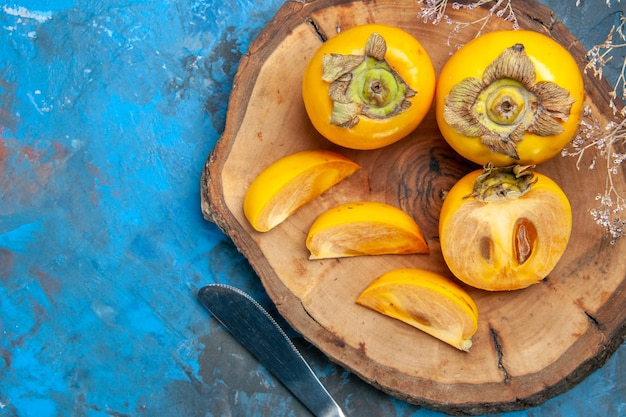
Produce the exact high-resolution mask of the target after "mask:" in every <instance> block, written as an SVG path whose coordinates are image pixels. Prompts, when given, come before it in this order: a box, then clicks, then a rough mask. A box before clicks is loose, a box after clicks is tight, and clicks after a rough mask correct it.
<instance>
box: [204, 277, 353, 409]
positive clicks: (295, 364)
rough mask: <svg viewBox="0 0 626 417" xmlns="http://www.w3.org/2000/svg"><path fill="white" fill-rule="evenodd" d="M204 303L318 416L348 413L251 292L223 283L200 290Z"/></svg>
mask: <svg viewBox="0 0 626 417" xmlns="http://www.w3.org/2000/svg"><path fill="white" fill-rule="evenodd" d="M198 298H199V299H200V302H201V303H202V305H204V306H205V307H206V309H207V310H209V312H210V313H211V314H212V315H213V317H215V318H216V319H217V320H218V321H219V322H220V323H222V325H223V326H224V327H226V329H228V331H229V332H230V333H231V334H232V335H233V337H234V338H235V339H236V340H237V341H238V342H239V343H241V344H242V345H243V346H244V347H245V348H246V349H248V350H249V351H250V353H252V354H253V355H254V356H255V357H256V358H257V359H258V360H259V362H260V363H261V364H262V365H263V366H265V368H267V370H269V371H270V372H271V373H272V374H273V375H274V376H275V377H276V378H278V380H279V381H280V382H282V383H283V385H285V387H287V389H289V391H291V392H292V393H293V394H294V395H295V396H296V398H298V400H300V402H302V404H304V405H305V406H306V407H307V408H308V409H309V411H311V413H313V415H315V416H316V417H345V415H344V414H343V411H341V408H339V406H338V405H337V403H336V402H335V400H334V399H333V398H332V397H331V396H330V394H329V393H328V391H326V388H324V386H323V385H322V383H321V382H320V380H319V379H318V378H317V376H316V375H315V373H313V370H312V369H311V367H310V366H309V364H308V363H307V362H306V361H305V359H304V358H303V357H302V355H301V354H300V352H298V350H297V349H296V347H295V346H294V345H293V343H292V342H291V340H290V339H289V337H288V336H287V335H286V334H285V332H284V331H283V329H282V328H281V327H280V326H279V325H278V323H276V321H275V320H274V318H273V317H272V316H270V314H269V313H268V312H267V311H266V310H265V309H264V308H263V307H262V306H261V305H260V304H259V303H258V302H257V301H256V300H254V299H253V298H252V297H251V296H250V295H248V294H246V293H245V292H244V291H242V290H240V289H238V288H235V287H232V286H230V285H224V284H210V285H207V286H206V287H202V288H201V289H200V291H198Z"/></svg>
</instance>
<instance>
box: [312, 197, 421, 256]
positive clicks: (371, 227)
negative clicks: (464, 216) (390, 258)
mask: <svg viewBox="0 0 626 417" xmlns="http://www.w3.org/2000/svg"><path fill="white" fill-rule="evenodd" d="M306 246H307V248H308V249H309V251H310V253H311V254H310V259H325V258H341V257H349V256H360V255H384V254H410V253H428V245H427V244H426V240H425V239H424V234H423V232H422V229H421V228H420V227H419V225H418V224H417V223H416V222H415V220H413V218H412V217H411V216H409V215H408V214H407V213H406V212H404V211H403V210H401V209H399V208H397V207H394V206H392V205H389V204H385V203H379V202H374V201H358V202H352V203H346V204H342V205H339V206H337V207H334V208H331V209H329V210H327V211H325V212H324V213H322V214H321V215H320V216H319V217H318V218H317V219H315V221H314V222H313V224H312V225H311V228H310V229H309V233H308V235H307V239H306Z"/></svg>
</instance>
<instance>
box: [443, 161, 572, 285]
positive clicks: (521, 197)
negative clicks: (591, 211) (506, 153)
mask: <svg viewBox="0 0 626 417" xmlns="http://www.w3.org/2000/svg"><path fill="white" fill-rule="evenodd" d="M571 230H572V211H571V208H570V204H569V201H568V199H567V196H566V195H565V193H564V192H563V190H562V189H561V188H560V187H559V186H558V184H557V183H555V182H554V181H553V180H551V179H550V178H548V177H547V176H545V175H542V174H540V173H536V172H535V173H533V172H531V171H530V168H529V167H528V166H524V167H521V166H517V165H516V166H509V167H499V168H496V167H491V166H487V167H486V168H485V169H484V170H476V171H474V172H471V173H469V174H467V175H466V176H465V177H463V178H461V180H459V181H458V182H457V183H456V184H455V185H454V186H453V187H452V188H451V189H450V191H449V192H448V194H447V195H446V198H445V200H444V202H443V205H442V208H441V213H440V219H439V241H440V243H441V252H442V253H443V257H444V260H445V262H446V264H447V265H448V267H449V268H450V270H451V271H452V273H453V274H454V275H455V276H456V277H457V278H459V279H460V280H461V281H463V282H465V283H466V284H468V285H471V286H473V287H476V288H481V289H483V290H490V291H498V290H516V289H520V288H525V287H528V286H530V285H532V284H536V283H538V282H539V281H541V280H543V279H544V278H545V277H546V276H547V275H548V274H549V273H550V272H551V271H552V270H553V268H554V267H555V266H556V264H557V262H558V261H559V259H560V258H561V256H562V255H563V253H564V252H565V249H566V248H567V243H568V241H569V237H570V234H571Z"/></svg>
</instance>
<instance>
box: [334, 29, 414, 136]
mask: <svg viewBox="0 0 626 417" xmlns="http://www.w3.org/2000/svg"><path fill="white" fill-rule="evenodd" d="M386 50H387V46H386V42H385V40H384V39H383V38H382V37H381V36H380V35H379V34H378V33H373V34H372V35H371V36H370V37H369V39H368V40H367V44H366V46H365V53H364V55H341V54H331V55H325V56H324V59H323V61H322V66H323V74H322V79H323V80H324V81H326V82H329V83H330V88H329V96H330V98H331V100H332V101H333V112H332V115H331V120H330V122H331V124H333V125H337V126H340V127H345V128H351V127H354V126H356V124H357V123H358V122H359V117H360V116H366V117H369V118H372V119H386V118H389V117H393V116H395V115H397V114H399V113H401V112H403V111H404V110H406V109H407V108H408V107H410V106H411V102H410V101H409V100H408V98H410V97H413V96H415V94H416V93H415V91H413V90H412V89H411V88H410V87H409V86H408V85H407V84H406V82H404V80H403V79H402V77H400V75H399V74H398V73H396V72H395V71H394V70H393V68H391V67H390V66H389V64H388V63H387V61H385V59H384V56H385V52H386Z"/></svg>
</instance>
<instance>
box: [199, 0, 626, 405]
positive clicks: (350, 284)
mask: <svg viewBox="0 0 626 417" xmlns="http://www.w3.org/2000/svg"><path fill="white" fill-rule="evenodd" d="M419 7H420V5H418V4H417V3H416V2H415V0H396V1H393V2H392V1H384V0H380V1H365V2H361V1H330V0H318V1H310V2H287V3H286V4H285V5H284V6H283V7H282V8H281V9H280V11H279V12H278V13H277V15H276V16H275V18H274V19H273V20H272V21H271V22H270V23H269V24H268V25H267V26H266V27H265V28H264V30H263V31H262V32H261V33H260V35H259V36H258V38H257V39H256V40H255V41H254V42H253V43H252V44H251V45H250V48H249V51H248V53H247V54H246V55H245V56H244V57H243V58H242V60H241V63H240V66H239V70H238V73H237V75H236V78H235V82H234V85H233V89H232V95H231V98H230V102H229V110H228V114H227V120H226V129H225V131H224V134H223V136H222V138H221V139H220V140H219V142H218V144H217V145H216V147H215V149H214V150H213V152H212V153H211V154H210V156H209V158H208V160H207V163H206V167H205V170H204V173H203V178H202V188H201V192H202V210H203V213H204V215H205V217H206V218H207V219H208V220H210V221H213V222H215V223H216V224H217V225H218V226H219V227H220V228H221V229H222V230H223V231H224V232H225V233H226V234H227V235H228V236H230V237H231V238H232V240H233V241H234V243H235V244H236V246H237V247H238V248H239V250H240V251H241V252H242V253H243V254H244V255H245V256H246V258H247V259H248V260H249V261H250V263H251V265H252V266H253V267H254V269H255V270H256V272H257V273H258V275H259V277H260V279H261V281H262V282H263V285H264V286H265V288H266V290H267V292H268V294H269V296H270V297H271V298H272V300H273V301H274V302H275V303H276V306H277V308H278V310H279V312H280V313H281V314H282V315H283V316H284V317H285V319H286V320H287V321H288V322H289V323H290V324H291V325H292V326H293V327H294V328H295V329H296V330H297V331H299V332H300V333H301V334H302V335H303V336H304V337H305V338H306V339H307V340H309V341H310V342H311V343H312V344H314V345H315V346H317V347H318V348H319V349H320V350H322V351H323V352H324V353H325V354H326V355H328V357H329V358H330V359H331V360H333V361H335V362H337V363H340V364H341V365H343V366H344V367H345V368H347V369H349V370H350V371H352V372H354V373H355V374H357V375H359V376H360V377H361V378H363V379H364V380H365V381H367V382H369V383H370V384H372V385H374V386H376V387H379V388H380V389H382V390H384V391H385V392H387V393H389V394H391V395H394V396H396V397H398V398H401V399H403V400H406V401H409V402H412V403H417V404H421V405H424V406H426V407H429V408H433V409H438V410H442V411H445V412H447V413H451V414H483V413H488V412H499V411H509V410H517V409H523V408H526V407H529V406H532V405H536V404H539V403H542V402H543V401H545V400H546V399H548V398H550V397H553V396H555V395H557V394H559V393H561V392H563V391H565V390H567V389H568V388H570V387H572V386H573V385H575V384H576V383H577V382H579V381H580V380H581V379H583V378H584V377H585V376H587V375H588V374H590V373H591V372H592V371H593V370H594V369H596V368H598V367H599V366H602V365H603V364H604V362H605V361H606V360H607V358H608V357H609V356H610V355H611V354H612V353H613V352H614V351H615V350H616V349H617V347H618V346H619V345H620V344H621V342H622V340H623V338H624V334H625V332H626V327H625V322H626V309H624V308H623V306H624V305H625V302H626V279H625V278H626V262H625V261H624V253H625V252H624V249H625V246H624V245H625V244H626V242H624V241H618V243H617V245H615V246H611V245H610V244H609V241H608V240H606V239H605V238H604V230H603V229H602V228H600V227H599V226H597V225H596V224H595V222H594V221H593V219H592V217H591V216H590V214H589V212H588V210H589V209H590V208H593V207H596V206H597V201H595V196H596V194H597V193H599V192H601V191H602V189H603V187H604V181H605V178H606V177H605V175H606V173H605V172H604V170H602V169H596V170H590V171H587V170H584V171H583V170H580V171H579V170H577V168H576V161H575V159H574V158H565V157H560V156H558V157H556V158H555V159H553V160H551V161H549V162H547V163H544V164H542V165H541V166H540V167H538V171H540V172H543V173H545V174H547V175H549V176H550V177H551V178H553V179H554V180H555V181H557V182H558V183H559V184H560V185H561V186H562V188H563V189H564V191H565V192H566V193H567V195H568V196H569V198H570V202H571V204H572V208H573V216H574V225H573V235H572V238H571V241H570V244H569V246H568V249H567V252H566V253H565V255H564V257H563V258H562V260H561V261H560V263H559V264H558V266H557V268H556V269H555V270H554V271H553V273H552V274H550V276H549V277H547V279H546V280H544V281H543V282H541V283H540V284H538V285H534V286H532V287H530V288H528V289H525V290H520V291H515V292H497V293H489V292H484V291H479V290H475V289H471V288H468V291H469V292H470V294H471V295H472V296H473V297H474V299H475V300H476V302H477V305H478V308H479V312H480V323H479V329H478V332H477V334H476V335H475V336H474V338H473V342H474V344H473V346H472V348H471V351H470V352H469V353H465V352H460V351H458V350H456V349H454V348H452V347H449V346H448V345H446V344H444V343H442V342H440V341H438V340H436V339H434V338H432V337H430V336H428V335H426V334H424V333H421V332H420V331H418V330H416V329H414V328H412V327H410V326H408V325H405V324H403V323H401V322H398V321H395V320H393V319H390V318H387V317H385V316H382V315H380V314H378V313H375V312H373V311H370V310H368V309H366V308H364V307H361V306H358V305H357V304H355V302H354V300H355V299H356V297H357V296H358V295H359V294H360V293H361V291H363V289H364V288H365V287H367V285H368V284H369V283H370V282H371V281H372V280H373V279H374V278H376V277H377V276H379V275H380V274H382V273H383V272H386V271H389V270H391V269H395V268H400V267H418V268H425V269H430V270H433V271H436V272H439V273H441V274H443V275H447V276H450V273H449V272H448V270H447V268H446V266H445V264H444V262H443V259H442V256H441V252H440V249H439V244H438V234H437V223H438V213H439V209H440V207H441V203H442V198H443V196H444V195H445V192H446V190H448V189H449V188H450V187H451V186H452V184H454V182H455V181H456V180H457V179H459V178H460V177H461V176H463V175H464V174H465V173H467V172H469V171H470V170H473V169H476V168H478V167H477V166H475V165H473V164H471V163H469V162H467V161H465V160H463V159H462V158H461V157H459V156H458V155H456V154H455V153H454V151H452V150H451V148H449V147H448V146H447V144H446V143H445V142H444V140H443V139H442V138H441V136H440V134H439V132H438V129H437V125H436V122H435V118H434V113H433V111H431V113H430V114H429V116H428V117H427V118H426V120H425V121H424V122H423V123H422V125H420V127H419V128H418V129H417V130H416V131H415V132H414V133H413V134H412V135H410V136H409V137H407V138H405V139H403V140H402V141H400V142H398V143H396V144H394V145H391V146H388V147H386V148H383V149H379V150H373V151H354V150H348V149H343V148H339V147H337V146H334V145H332V144H331V143H330V142H328V141H326V140H325V139H324V138H323V137H321V136H320V135H319V134H318V133H317V132H316V131H315V129H314V128H313V127H312V125H311V124H310V122H309V120H308V118H307V115H306V113H305V110H304V106H303V104H302V97H301V91H300V85H301V79H302V73H303V71H304V68H305V66H306V64H307V61H308V60H309V59H310V57H311V56H312V54H313V53H314V51H315V50H316V49H317V48H318V47H319V46H320V44H321V42H322V40H323V39H324V38H328V37H331V36H333V35H334V34H336V33H337V31H339V30H345V29H347V28H349V27H352V26H355V25H357V24H363V23H373V22H376V23H387V24H392V25H396V26H399V27H401V28H403V29H405V30H406V31H408V32H410V33H411V34H413V35H414V36H415V37H416V38H417V39H419V40H420V42H421V43H422V44H423V45H424V47H425V48H426V50H427V51H428V52H429V54H430V55H431V58H432V60H433V64H434V66H435V69H436V71H437V73H438V72H439V71H440V69H441V68H442V66H443V64H444V63H445V61H446V60H447V58H448V57H449V56H450V54H451V53H452V52H453V51H454V50H455V49H456V47H457V46H458V45H460V44H462V43H464V42H467V41H468V40H469V39H471V38H472V37H474V35H475V32H476V29H477V27H478V26H477V25H475V26H473V27H470V28H468V29H466V30H463V31H461V32H460V33H459V34H458V35H455V36H453V37H452V38H450V34H451V31H452V29H453V26H452V25H448V24H445V23H441V24H439V25H434V24H432V23H424V22H423V21H421V19H419V18H418V17H417V13H418V10H419ZM514 7H515V10H514V11H515V14H516V16H517V19H518V22H519V25H520V27H521V28H524V29H531V30H535V31H538V32H541V33H544V34H547V35H549V36H552V37H553V38H555V39H556V40H557V41H558V42H559V43H561V44H562V45H563V46H565V47H566V48H567V49H568V50H569V51H570V52H571V53H572V55H573V56H574V57H575V58H576V59H577V60H578V62H579V64H580V67H581V69H582V68H584V65H585V49H584V48H583V47H582V46H581V45H580V43H579V42H578V41H577V40H576V39H575V38H574V36H572V35H571V34H570V33H569V32H568V31H567V29H566V28H565V27H564V26H563V25H562V24H560V23H558V22H556V20H555V18H554V16H553V14H552V12H551V11H550V10H549V9H547V8H546V7H544V6H542V5H540V4H539V3H537V2H535V1H524V2H514ZM487 12H488V11H487V9H483V8H477V9H474V10H472V11H468V10H463V11H456V10H453V9H452V8H451V7H450V8H448V15H449V17H450V18H452V19H453V20H457V21H473V20H476V19H480V18H482V17H484V16H486V14H487ZM510 28H511V23H510V22H506V21H504V20H502V19H497V18H495V17H492V18H491V19H489V21H488V23H487V25H486V26H485V28H484V29H483V31H485V32H486V31H492V30H496V29H510ZM449 40H450V42H449ZM585 82H586V93H587V97H586V105H588V106H590V108H591V109H592V110H593V114H594V116H595V117H596V118H598V121H599V123H600V124H601V125H604V124H605V123H606V121H607V120H606V119H605V118H604V116H603V115H602V113H603V112H604V113H607V110H608V106H607V95H606V91H609V90H610V88H609V86H608V85H607V84H606V83H605V82H599V81H597V80H596V79H593V78H592V77H589V76H587V77H586V78H585ZM305 149H332V150H335V151H338V152H340V153H342V154H344V155H346V156H348V157H350V158H352V159H354V160H355V161H357V162H359V163H360V164H361V165H362V166H363V169H362V170H361V171H359V172H358V173H356V174H355V175H353V176H352V177H350V178H349V179H347V180H346V181H344V182H342V183H340V184H339V185H337V186H336V187H334V188H332V189H331V190H330V191H329V192H327V193H325V194H324V195H322V196H321V197H319V198H318V199H316V200H315V201H313V202H312V203H310V204H308V205H307V206H305V207H304V208H303V209H302V210H300V211H299V212H297V213H296V214H295V215H293V216H292V217H291V218H290V219H288V220H287V221H286V222H284V223H283V224H281V225H280V226H278V227H277V228H276V229H274V230H272V231H270V232H268V233H264V234H262V233H258V232H255V231H254V230H253V229H252V228H251V227H250V226H249V225H248V223H247V221H246V219H245V217H244V215H243V211H242V201H243V196H244V193H245V191H246V189H247V187H248V185H249V184H250V183H251V181H252V180H253V179H254V177H255V176H256V175H257V174H258V173H259V172H260V171H261V170H262V169H264V168H265V167H266V166H267V165H269V164H270V163H272V162H274V161H276V160H277V159H279V158H280V157H282V156H285V155H288V154H291V153H293V152H296V151H300V150H305ZM623 177H624V176H623V175H621V176H620V179H619V181H623ZM618 186H620V187H622V186H624V184H623V183H621V184H618ZM622 189H623V188H622ZM356 200H374V201H382V202H386V203H389V204H392V205H395V206H397V207H401V208H402V209H404V210H406V211H407V212H408V213H410V214H411V215H412V216H413V217H414V218H415V220H416V221H417V222H418V224H420V225H421V226H422V228H423V230H424V232H425V235H426V238H427V240H428V243H429V245H430V248H431V253H430V254H429V255H410V256H399V255H396V256H379V257H356V258H346V259H339V260H316V261H309V260H308V252H307V250H306V248H305V245H304V240H305V236H306V233H307V231H308V228H309V226H310V225H311V223H312V222H313V220H314V219H315V217H317V215H319V214H320V213H321V212H322V211H324V210H325V209H328V208H330V207H332V206H335V205H337V204H340V203H344V202H349V201H356Z"/></svg>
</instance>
